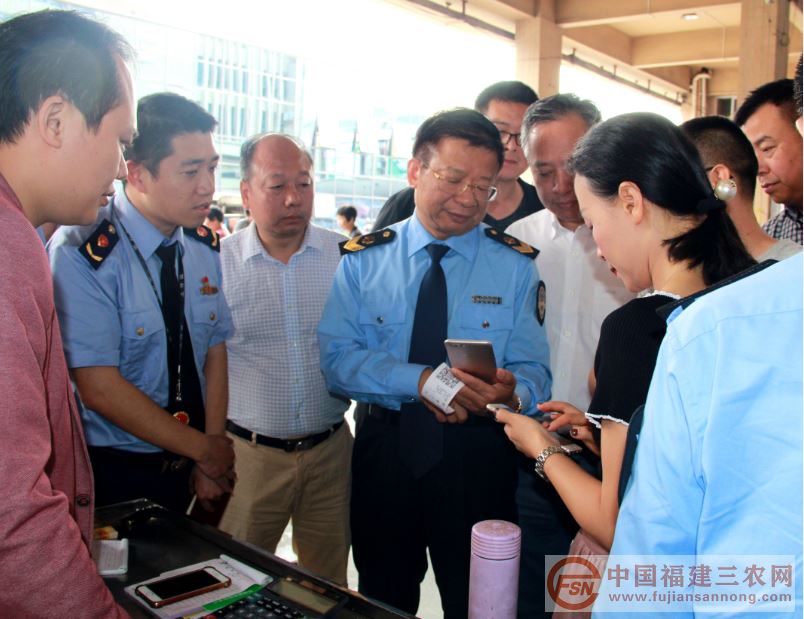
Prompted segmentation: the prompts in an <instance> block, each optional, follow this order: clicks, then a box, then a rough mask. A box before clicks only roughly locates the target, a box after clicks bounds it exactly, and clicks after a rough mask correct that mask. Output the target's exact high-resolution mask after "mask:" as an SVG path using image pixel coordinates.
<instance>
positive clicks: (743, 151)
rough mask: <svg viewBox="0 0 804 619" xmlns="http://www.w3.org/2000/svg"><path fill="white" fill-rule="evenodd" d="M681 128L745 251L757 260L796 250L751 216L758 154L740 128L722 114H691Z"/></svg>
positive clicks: (777, 257) (782, 256) (781, 257)
mask: <svg viewBox="0 0 804 619" xmlns="http://www.w3.org/2000/svg"><path fill="white" fill-rule="evenodd" d="M681 130H682V131H684V133H686V135H687V137H688V138H690V140H691V141H692V142H693V144H695V147H696V148H697V149H698V153H699V154H700V156H701V160H702V162H703V165H704V168H705V169H706V173H707V176H708V177H709V182H710V183H711V184H712V187H713V189H714V192H715V195H716V196H717V197H718V198H719V199H720V200H723V202H725V203H726V212H727V213H728V215H729V217H730V218H731V220H732V222H733V223H734V227H735V228H737V233H738V234H739V235H740V240H741V241H742V242H743V245H745V248H746V249H747V250H748V253H750V254H751V256H753V258H754V259H755V260H756V261H757V262H763V261H765V260H784V259H785V258H789V257H790V256H793V255H795V254H797V253H799V252H800V251H801V245H799V244H798V243H795V242H794V241H791V240H789V239H775V238H773V237H772V236H770V235H768V234H766V233H765V231H763V230H762V228H761V227H760V225H759V223H758V222H757V219H756V217H755V216H754V204H753V202H754V187H755V185H756V178H757V158H756V156H755V155H754V149H753V147H752V146H751V142H749V141H748V138H747V137H745V134H744V133H743V132H742V130H741V129H740V128H739V127H738V126H737V125H735V124H734V123H733V122H732V121H730V120H729V119H728V118H725V117H723V116H704V117H702V118H694V119H692V120H688V121H687V122H685V123H684V124H682V125H681Z"/></svg>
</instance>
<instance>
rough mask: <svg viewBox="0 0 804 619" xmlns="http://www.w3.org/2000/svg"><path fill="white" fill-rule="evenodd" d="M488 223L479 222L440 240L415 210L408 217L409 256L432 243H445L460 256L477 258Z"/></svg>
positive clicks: (471, 258) (471, 259) (470, 258)
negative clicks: (478, 248) (479, 245)
mask: <svg viewBox="0 0 804 619" xmlns="http://www.w3.org/2000/svg"><path fill="white" fill-rule="evenodd" d="M487 227H488V226H487V225H486V224H483V223H481V224H478V225H477V226H475V227H474V228H472V229H471V230H469V232H467V233H466V234H462V235H461V236H451V237H449V238H448V239H446V240H445V241H439V240H438V239H436V238H435V237H434V236H433V235H432V234H430V233H429V232H428V231H427V229H426V228H425V227H424V226H423V225H422V222H421V221H420V220H419V213H418V211H414V212H413V216H412V217H411V218H410V219H408V225H407V231H406V237H407V241H408V258H410V257H411V256H412V255H413V254H415V253H416V252H417V251H419V250H421V249H424V248H425V247H426V246H427V245H429V244H430V243H433V242H436V243H443V244H444V245H446V246H447V247H449V248H450V249H452V250H454V251H455V253H457V254H458V255H460V256H463V257H464V258H466V259H467V260H469V261H470V262H471V261H473V260H474V259H475V256H476V255H477V247H478V244H479V242H480V234H481V233H482V230H483V228H487Z"/></svg>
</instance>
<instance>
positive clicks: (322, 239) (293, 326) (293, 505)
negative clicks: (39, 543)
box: [220, 134, 352, 585]
mask: <svg viewBox="0 0 804 619" xmlns="http://www.w3.org/2000/svg"><path fill="white" fill-rule="evenodd" d="M240 168H241V175H242V180H241V182H240V192H241V195H242V197H243V205H244V206H245V207H246V208H248V209H249V210H250V211H251V215H252V218H253V222H252V223H251V224H250V225H249V226H248V227H247V228H246V229H245V230H243V231H242V232H240V233H238V234H233V235H232V236H230V237H227V238H225V239H224V240H223V241H222V242H221V266H222V268H223V290H224V293H225V295H226V299H227V301H228V303H229V305H230V307H231V311H232V318H233V320H234V324H235V335H234V337H232V338H231V339H230V340H229V341H227V344H226V346H227V351H228V353H229V421H228V423H227V430H228V432H229V434H230V436H232V438H233V439H234V446H235V454H236V463H235V471H236V473H237V485H236V487H235V490H234V493H233V495H232V499H231V501H230V502H229V505H228V506H227V509H226V512H225V513H224V515H223V519H222V521H221V525H220V526H221V529H223V530H224V531H226V532H228V533H230V534H231V535H233V536H235V537H237V538H240V539H244V540H246V541H248V542H251V543H253V544H256V545H258V546H261V547H263V548H265V549H267V550H269V551H271V552H274V551H275V550H276V546H277V543H278V542H279V539H280V537H281V536H282V533H283V531H284V529H285V526H286V525H287V523H288V520H292V522H293V545H294V548H295V549H296V551H297V553H298V555H299V563H300V565H302V566H303V567H305V568H307V569H309V570H311V571H313V572H316V573H318V574H320V575H322V576H324V577H325V578H329V579H330V580H333V581H335V582H337V583H339V584H342V585H346V565H347V560H348V555H349V541H350V538H349V489H350V484H351V474H350V471H351V467H350V463H351V456H352V434H351V432H350V430H349V427H348V426H347V425H346V424H344V422H343V414H344V412H345V411H346V409H347V408H348V402H347V401H345V400H341V399H338V398H333V397H332V396H330V395H329V393H328V392H327V389H326V386H325V384H324V378H323V376H322V375H321V371H320V369H319V353H318V340H317V337H316V328H317V326H318V323H319V321H320V319H321V313H322V311H323V308H324V303H325V302H326V299H327V295H328V294H329V289H330V287H331V285H332V278H333V276H334V274H335V270H336V268H337V266H338V262H339V261H340V252H339V248H338V243H339V242H340V241H342V240H343V236H342V235H340V234H338V233H337V232H332V231H329V230H324V229H323V228H319V227H317V226H313V225H310V217H311V216H312V213H313V195H314V192H313V172H312V168H313V163H312V158H311V157H310V154H309V152H307V150H305V149H304V148H303V147H302V146H301V145H300V144H298V143H297V142H296V140H294V139H293V138H291V137H289V136H285V135H280V134H263V135H258V136H255V137H253V138H251V139H249V140H247V141H246V142H245V143H244V144H243V147H242V149H241V161H240Z"/></svg>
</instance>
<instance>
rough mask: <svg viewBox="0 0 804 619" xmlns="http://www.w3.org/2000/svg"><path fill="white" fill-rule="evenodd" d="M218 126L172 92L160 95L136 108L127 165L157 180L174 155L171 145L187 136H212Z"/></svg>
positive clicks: (202, 109) (150, 98)
mask: <svg viewBox="0 0 804 619" xmlns="http://www.w3.org/2000/svg"><path fill="white" fill-rule="evenodd" d="M217 124H218V122H217V121H216V120H215V118H214V117H213V116H212V115H211V114H208V113H207V112H206V110H204V108H202V107H201V106H200V105H198V104H197V103H195V102H193V101H190V100H189V99H187V98H185V97H182V96H181V95H177V94H175V93H172V92H158V93H155V94H152V95H148V96H147V97H143V98H142V99H140V101H139V103H138V104H137V136H136V137H135V138H134V141H133V142H132V143H131V146H130V147H129V148H127V149H126V155H125V156H126V161H134V162H136V163H140V164H142V165H143V166H145V168H146V169H147V170H148V171H149V172H150V173H151V174H153V175H154V176H156V175H157V174H158V171H159V164H160V162H161V161H162V160H163V159H164V158H165V157H170V155H171V154H172V153H173V145H172V141H173V138H175V137H176V136H177V135H182V134H185V133H212V131H213V130H214V129H215V126H216V125H217Z"/></svg>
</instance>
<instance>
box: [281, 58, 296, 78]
mask: <svg viewBox="0 0 804 619" xmlns="http://www.w3.org/2000/svg"><path fill="white" fill-rule="evenodd" d="M282 75H284V76H285V77H296V58H295V57H294V56H282Z"/></svg>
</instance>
